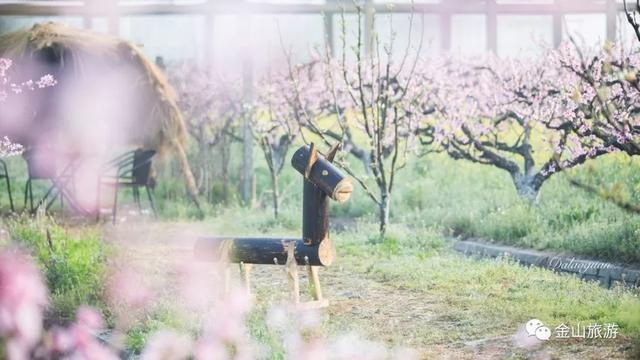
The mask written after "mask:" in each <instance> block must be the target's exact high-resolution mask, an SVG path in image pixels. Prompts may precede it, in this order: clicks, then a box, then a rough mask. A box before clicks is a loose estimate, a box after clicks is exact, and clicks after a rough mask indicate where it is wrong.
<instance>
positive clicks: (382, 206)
mask: <svg viewBox="0 0 640 360" xmlns="http://www.w3.org/2000/svg"><path fill="white" fill-rule="evenodd" d="M378 207H379V216H380V218H379V221H380V239H382V238H383V237H384V235H385V233H386V232H387V225H388V224H389V213H390V211H391V194H388V193H386V192H383V194H382V198H381V199H380V203H379V204H378Z"/></svg>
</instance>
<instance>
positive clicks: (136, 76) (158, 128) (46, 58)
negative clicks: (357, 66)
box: [0, 23, 196, 198]
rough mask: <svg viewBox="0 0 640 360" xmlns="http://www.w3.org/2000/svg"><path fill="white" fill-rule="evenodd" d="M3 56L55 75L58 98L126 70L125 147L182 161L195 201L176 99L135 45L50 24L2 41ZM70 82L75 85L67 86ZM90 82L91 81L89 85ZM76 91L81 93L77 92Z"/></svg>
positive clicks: (183, 125)
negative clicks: (130, 97)
mask: <svg viewBox="0 0 640 360" xmlns="http://www.w3.org/2000/svg"><path fill="white" fill-rule="evenodd" d="M0 57H5V58H10V59H12V60H14V63H15V64H16V65H17V66H21V65H26V66H24V68H36V69H38V71H39V72H40V73H42V71H43V70H45V71H46V72H48V73H52V74H53V75H54V76H55V77H56V79H57V81H58V85H57V86H56V87H54V88H53V89H52V90H51V91H53V92H54V94H55V92H57V93H61V92H66V94H67V95H66V96H68V94H69V93H71V94H74V91H73V90H74V89H70V88H69V87H68V86H65V83H67V84H76V83H82V81H81V80H80V81H78V79H82V78H83V77H90V76H95V74H100V73H101V72H102V71H105V72H107V71H108V73H110V74H113V72H114V71H116V72H117V71H120V70H119V69H122V72H126V73H127V76H128V78H127V79H129V80H128V81H127V84H126V86H127V87H128V89H127V91H128V93H135V98H136V99H135V102H136V111H135V114H134V116H130V117H128V118H127V120H125V121H126V122H127V123H126V124H124V125H125V127H126V128H125V131H123V133H124V134H126V136H124V137H123V138H122V139H119V141H121V142H123V143H124V145H135V146H142V147H145V148H150V149H155V150H156V151H158V152H159V153H160V154H164V153H167V152H174V153H175V154H176V155H177V156H178V158H179V159H180V163H181V167H182V170H183V173H184V175H185V178H186V180H187V186H188V188H189V190H190V191H191V192H192V196H193V197H194V198H195V195H196V192H195V191H196V190H195V189H196V187H195V182H194V181H193V176H192V174H191V170H190V167H189V164H188V162H187V158H186V154H185V150H184V145H185V141H186V137H187V131H186V128H185V123H184V121H183V118H182V115H181V114H180V111H179V109H178V107H177V105H176V95H175V93H174V91H173V89H172V88H171V86H170V85H169V83H168V82H167V79H166V78H165V76H164V75H163V74H162V72H161V70H160V69H159V68H158V67H157V66H156V65H155V64H153V63H152V62H150V61H149V60H148V59H147V58H146V57H145V56H144V55H143V53H142V51H141V50H140V49H139V48H138V47H137V46H135V45H134V44H132V43H130V42H128V41H125V40H122V39H119V38H116V37H113V36H109V35H106V34H100V33H95V32H92V31H87V30H81V29H75V28H72V27H68V26H66V25H62V24H57V23H46V24H37V25H34V26H33V27H32V28H31V29H28V30H20V31H16V32H13V33H9V34H6V35H3V36H0ZM34 65H35V66H34ZM114 69H115V70H114ZM33 75H35V74H34V73H31V74H28V76H29V77H35V78H37V76H33ZM131 75H133V76H131ZM70 79H73V80H74V81H67V80H70ZM91 81H93V79H91V80H88V81H87V82H91ZM69 86H73V85H69ZM70 90H72V91H70ZM75 90H76V93H77V89H75ZM132 91H133V92H132ZM47 97H48V100H46V101H45V102H46V103H48V104H47V105H49V107H50V108H51V107H52V108H55V107H56V106H55V104H54V105H53V106H50V105H51V102H52V100H51V99H52V98H53V99H54V100H53V102H55V101H56V100H55V99H57V97H56V96H55V95H54V96H47ZM65 116H66V115H65ZM51 118H52V117H51V116H47V120H46V121H52V120H51ZM38 121H45V120H38ZM53 121H54V122H55V121H59V122H63V121H65V120H64V119H58V120H53ZM109 121H110V120H109ZM113 121H114V122H117V121H120V122H122V121H123V120H122V119H114V120H113ZM39 125H40V123H38V122H37V121H36V122H35V123H33V125H30V126H31V128H32V129H33V128H34V127H35V128H36V129H33V130H30V131H38V129H37V127H38V126H39ZM49 125H50V124H49ZM121 125H122V124H120V126H121ZM114 126H115V125H114ZM29 139H30V138H29V137H28V136H26V137H25V136H23V137H22V141H23V142H26V144H25V145H27V146H29V145H30V144H29Z"/></svg>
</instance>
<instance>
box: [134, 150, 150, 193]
mask: <svg viewBox="0 0 640 360" xmlns="http://www.w3.org/2000/svg"><path fill="white" fill-rule="evenodd" d="M155 155H156V151H155V150H142V149H138V150H136V151H134V152H133V167H132V169H131V177H132V180H133V182H134V184H135V185H148V184H149V179H150V177H151V160H152V159H153V157H154V156H155Z"/></svg>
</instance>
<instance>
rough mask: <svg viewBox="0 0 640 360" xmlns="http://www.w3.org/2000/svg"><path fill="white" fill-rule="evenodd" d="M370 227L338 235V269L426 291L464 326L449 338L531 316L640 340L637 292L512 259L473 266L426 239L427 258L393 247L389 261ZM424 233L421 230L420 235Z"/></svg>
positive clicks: (402, 246)
mask: <svg viewBox="0 0 640 360" xmlns="http://www.w3.org/2000/svg"><path fill="white" fill-rule="evenodd" d="M373 229H374V228H373V227H372V226H370V225H369V226H367V225H366V224H362V225H361V227H360V228H359V229H358V230H357V231H353V232H347V233H341V234H338V235H337V236H336V241H337V242H338V244H340V245H339V256H341V257H342V259H341V260H340V265H341V266H344V267H346V268H347V269H348V270H349V271H353V272H356V273H361V274H365V275H366V276H368V277H371V278H373V279H376V280H378V281H381V282H387V283H390V284H393V286H395V287H398V288H403V289H410V290H415V291H420V292H423V293H424V294H425V295H428V296H429V297H436V298H438V299H439V300H441V301H442V303H441V304H440V307H441V309H440V310H441V311H442V312H443V313H446V314H448V315H447V316H451V317H453V318H456V319H464V321H465V323H466V325H465V326H464V327H461V328H460V329H456V331H457V332H458V334H449V335H450V336H452V337H453V338H457V339H460V338H465V337H473V336H480V335H481V334H480V333H479V332H481V331H484V330H483V329H484V328H488V329H489V330H491V331H493V332H499V331H500V329H505V328H508V329H516V328H517V326H518V325H521V324H523V323H525V322H526V321H527V320H528V319H530V318H539V319H541V320H542V321H543V322H544V323H546V324H554V326H557V325H559V324H560V323H562V322H564V323H566V324H576V323H577V322H578V321H579V322H581V323H589V322H594V323H595V322H597V323H601V324H602V323H614V322H615V323H617V324H618V325H620V327H621V328H622V329H624V333H625V334H626V335H628V336H632V337H638V336H640V317H638V316H637V315H634V314H640V301H639V300H638V295H639V294H640V292H638V290H635V291H630V290H626V289H624V288H615V289H612V290H607V289H604V288H602V287H600V286H599V285H598V284H597V283H595V282H591V283H587V282H584V281H581V280H579V279H578V278H576V277H572V276H569V275H558V274H556V273H554V272H552V271H548V270H544V269H540V268H535V267H523V266H520V265H518V264H517V263H515V262H514V261H512V260H510V259H480V260H473V259H469V258H465V257H463V256H461V255H458V254H455V253H452V252H451V251H450V250H449V249H448V244H447V243H446V242H445V240H443V239H440V241H438V240H437V237H438V236H437V235H436V234H435V233H432V232H430V231H429V230H427V234H425V236H423V238H431V239H432V240H431V242H430V244H431V245H430V246H429V248H431V249H432V251H431V252H430V254H431V255H430V256H429V255H426V256H425V253H424V251H422V250H416V248H417V247H416V246H415V245H413V244H403V243H399V245H398V246H397V247H396V248H395V249H396V250H395V255H392V256H389V251H388V248H387V245H385V243H382V244H378V245H375V246H372V245H371V244H370V242H369V241H368V239H367V238H366V236H362V235H360V234H363V233H367V231H371V230H373ZM423 231H424V230H423Z"/></svg>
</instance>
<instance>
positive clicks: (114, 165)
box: [97, 149, 157, 224]
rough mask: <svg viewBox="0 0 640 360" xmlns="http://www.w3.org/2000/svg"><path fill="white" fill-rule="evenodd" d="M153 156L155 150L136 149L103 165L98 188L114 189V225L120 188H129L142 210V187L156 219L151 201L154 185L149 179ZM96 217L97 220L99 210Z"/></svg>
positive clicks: (153, 203)
mask: <svg viewBox="0 0 640 360" xmlns="http://www.w3.org/2000/svg"><path fill="white" fill-rule="evenodd" d="M155 155H156V152H155V150H142V149H137V150H134V151H129V152H127V153H124V154H122V155H120V156H118V157H116V158H115V159H113V160H111V161H110V162H108V163H107V164H105V167H104V174H105V175H103V176H101V178H100V184H99V186H113V187H115V189H114V197H113V210H112V214H113V223H114V224H115V222H116V218H117V211H118V191H119V189H120V188H131V190H132V192H133V199H134V201H135V202H136V203H137V204H138V209H139V210H142V204H141V201H140V188H142V187H143V188H144V189H145V190H146V192H147V197H148V198H149V205H150V206H151V211H152V212H153V215H154V216H156V217H157V213H156V208H155V202H154V199H153V187H154V186H153V185H154V183H153V181H152V178H151V163H152V160H153V157H154V156H155ZM98 206H100V189H98ZM97 216H98V219H99V218H100V211H99V210H98V214H97Z"/></svg>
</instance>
